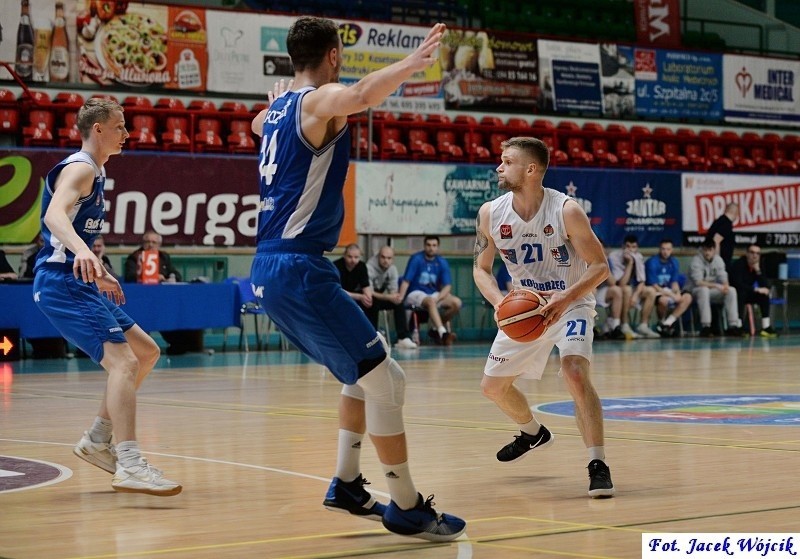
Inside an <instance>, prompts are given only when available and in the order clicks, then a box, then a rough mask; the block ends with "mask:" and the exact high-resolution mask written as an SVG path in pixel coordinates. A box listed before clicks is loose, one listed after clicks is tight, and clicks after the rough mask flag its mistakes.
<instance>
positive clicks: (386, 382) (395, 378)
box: [357, 357, 406, 437]
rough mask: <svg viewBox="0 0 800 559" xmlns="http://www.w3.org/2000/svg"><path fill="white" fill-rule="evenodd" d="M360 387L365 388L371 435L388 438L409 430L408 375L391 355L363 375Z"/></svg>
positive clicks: (368, 429) (359, 383)
mask: <svg viewBox="0 0 800 559" xmlns="http://www.w3.org/2000/svg"><path fill="white" fill-rule="evenodd" d="M357 386H360V387H361V388H363V389H364V396H365V402H366V414H367V431H369V433H370V434H372V435H378V436H383V437H388V436H391V435H399V434H400V433H403V432H405V426H404V425H403V403H404V402H405V394H406V374H405V372H404V371H403V369H402V368H401V367H400V365H398V364H397V361H395V360H394V359H392V358H391V357H387V358H386V359H385V360H384V361H383V362H382V363H381V364H380V365H378V366H377V367H375V368H374V369H373V370H371V371H370V372H369V373H367V374H366V375H364V376H363V377H361V378H360V379H359V381H358V385H357Z"/></svg>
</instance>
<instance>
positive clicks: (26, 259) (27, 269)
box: [19, 233, 44, 279]
mask: <svg viewBox="0 0 800 559" xmlns="http://www.w3.org/2000/svg"><path fill="white" fill-rule="evenodd" d="M42 246H44V239H43V238H42V234H41V233H38V234H37V235H36V239H34V241H33V244H32V245H31V246H29V247H28V248H26V249H25V250H24V251H23V252H22V257H21V258H20V261H19V277H21V278H28V279H33V267H34V265H36V255H38V254H39V251H40V250H41V248H42Z"/></svg>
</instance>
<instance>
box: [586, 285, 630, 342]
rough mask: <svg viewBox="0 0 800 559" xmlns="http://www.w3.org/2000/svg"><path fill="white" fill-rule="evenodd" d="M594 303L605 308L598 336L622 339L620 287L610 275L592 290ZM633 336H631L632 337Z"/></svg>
mask: <svg viewBox="0 0 800 559" xmlns="http://www.w3.org/2000/svg"><path fill="white" fill-rule="evenodd" d="M594 298H595V304H596V305H597V306H598V307H602V308H604V309H606V312H607V316H606V321H605V323H604V324H603V327H602V329H600V337H601V338H604V339H607V340H624V339H626V337H627V336H625V333H624V332H623V331H622V327H621V323H622V320H621V319H620V317H621V316H622V288H621V287H620V286H618V285H616V284H615V283H614V279H613V277H612V276H610V275H609V276H608V278H606V280H605V281H604V282H603V283H601V284H600V285H599V286H597V289H595V292H594ZM632 337H633V336H631V338H632Z"/></svg>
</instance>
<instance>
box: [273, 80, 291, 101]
mask: <svg viewBox="0 0 800 559" xmlns="http://www.w3.org/2000/svg"><path fill="white" fill-rule="evenodd" d="M293 85H294V79H291V80H289V83H288V84H287V83H286V80H284V79H283V78H281V79H280V80H279V81H276V82H275V86H274V87H273V88H272V91H267V102H268V103H269V105H270V106H272V104H273V103H274V102H275V99H277V98H278V97H280V96H281V95H283V94H284V93H286V92H287V91H289V90H290V89H292V86H293Z"/></svg>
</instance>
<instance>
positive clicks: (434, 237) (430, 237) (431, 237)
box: [422, 235, 442, 244]
mask: <svg viewBox="0 0 800 559" xmlns="http://www.w3.org/2000/svg"><path fill="white" fill-rule="evenodd" d="M428 241H436V243H437V244H442V241H440V240H439V236H438V235H425V238H424V239H422V244H425V243H427V242H428Z"/></svg>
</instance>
